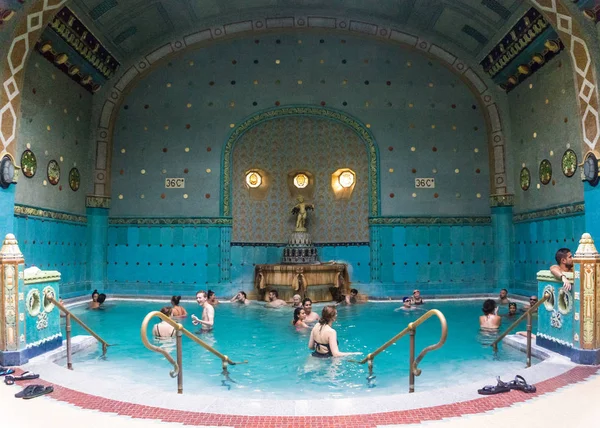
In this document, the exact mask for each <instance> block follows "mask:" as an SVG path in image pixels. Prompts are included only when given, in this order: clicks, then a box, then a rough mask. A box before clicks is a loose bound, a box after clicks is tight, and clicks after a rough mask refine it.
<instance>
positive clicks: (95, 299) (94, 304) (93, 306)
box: [88, 290, 100, 309]
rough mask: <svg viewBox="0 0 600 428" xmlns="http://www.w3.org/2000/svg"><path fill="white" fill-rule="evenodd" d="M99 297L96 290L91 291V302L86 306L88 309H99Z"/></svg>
mask: <svg viewBox="0 0 600 428" xmlns="http://www.w3.org/2000/svg"><path fill="white" fill-rule="evenodd" d="M99 295H100V293H98V290H94V291H92V301H91V302H90V303H89V304H88V307H89V308H90V309H98V308H99V307H100V305H99V304H98V296H99Z"/></svg>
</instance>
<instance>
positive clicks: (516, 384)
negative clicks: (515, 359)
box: [508, 375, 537, 394]
mask: <svg viewBox="0 0 600 428" xmlns="http://www.w3.org/2000/svg"><path fill="white" fill-rule="evenodd" d="M508 386H509V388H510V389H516V390H517V391H523V392H526V393H528V394H531V393H534V392H536V391H537V389H536V387H535V385H529V384H528V383H527V381H526V380H525V378H523V376H521V375H516V376H515V380H511V381H510V382H509V383H508Z"/></svg>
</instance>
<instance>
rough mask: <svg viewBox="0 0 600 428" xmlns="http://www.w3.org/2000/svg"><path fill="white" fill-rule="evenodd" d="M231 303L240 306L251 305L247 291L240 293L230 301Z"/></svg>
mask: <svg viewBox="0 0 600 428" xmlns="http://www.w3.org/2000/svg"><path fill="white" fill-rule="evenodd" d="M230 302H231V303H239V304H240V305H249V304H250V300H248V297H247V296H246V292H245V291H238V293H237V294H236V295H235V296H234V297H233V299H231V300H230Z"/></svg>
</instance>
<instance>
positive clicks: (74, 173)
mask: <svg viewBox="0 0 600 428" xmlns="http://www.w3.org/2000/svg"><path fill="white" fill-rule="evenodd" d="M79 184H81V175H80V174H79V170H78V169H77V168H71V171H69V186H71V190H73V191H74V192H76V191H77V190H79Z"/></svg>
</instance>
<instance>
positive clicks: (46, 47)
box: [40, 42, 52, 53]
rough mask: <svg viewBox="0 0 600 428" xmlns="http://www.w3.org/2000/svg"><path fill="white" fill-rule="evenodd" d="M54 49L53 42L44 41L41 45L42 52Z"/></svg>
mask: <svg viewBox="0 0 600 428" xmlns="http://www.w3.org/2000/svg"><path fill="white" fill-rule="evenodd" d="M51 50H52V43H51V42H43V43H42V44H41V45H40V52H41V53H46V52H49V51H51Z"/></svg>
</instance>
